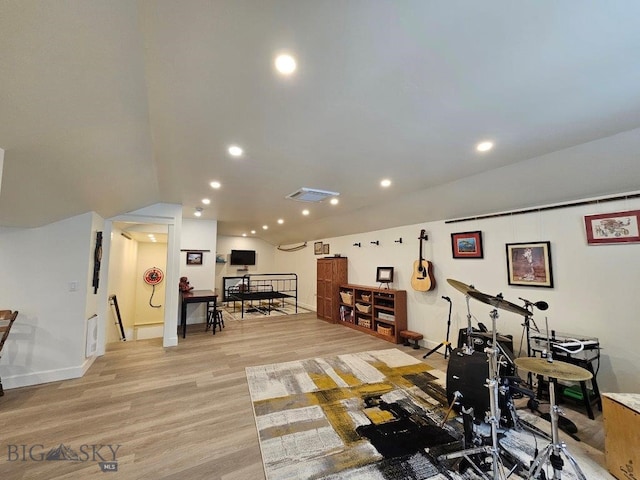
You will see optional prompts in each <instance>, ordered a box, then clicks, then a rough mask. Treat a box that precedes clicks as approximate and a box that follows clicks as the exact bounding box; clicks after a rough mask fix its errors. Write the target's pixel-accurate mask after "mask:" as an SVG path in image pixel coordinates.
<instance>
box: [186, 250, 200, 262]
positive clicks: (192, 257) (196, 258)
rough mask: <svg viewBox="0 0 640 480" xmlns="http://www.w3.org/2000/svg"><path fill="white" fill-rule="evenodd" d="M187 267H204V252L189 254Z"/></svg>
mask: <svg viewBox="0 0 640 480" xmlns="http://www.w3.org/2000/svg"><path fill="white" fill-rule="evenodd" d="M187 265H202V252H187Z"/></svg>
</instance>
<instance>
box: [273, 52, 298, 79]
mask: <svg viewBox="0 0 640 480" xmlns="http://www.w3.org/2000/svg"><path fill="white" fill-rule="evenodd" d="M274 64H275V66H276V70H278V72H280V73H281V74H282V75H291V74H292V73H293V72H295V71H296V68H297V64H296V59H295V58H293V57H292V56H291V55H288V54H286V53H285V54H282V55H278V56H277V57H276V60H275V62H274Z"/></svg>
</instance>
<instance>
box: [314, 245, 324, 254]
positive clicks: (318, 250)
mask: <svg viewBox="0 0 640 480" xmlns="http://www.w3.org/2000/svg"><path fill="white" fill-rule="evenodd" d="M313 254H314V255H322V242H314V244H313Z"/></svg>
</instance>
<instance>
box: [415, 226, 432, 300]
mask: <svg viewBox="0 0 640 480" xmlns="http://www.w3.org/2000/svg"><path fill="white" fill-rule="evenodd" d="M426 239H427V236H426V233H425V231H424V230H421V231H420V236H419V237H418V240H419V241H420V253H419V255H418V260H416V261H415V262H413V274H412V275H411V287H412V288H413V289H414V290H417V291H418V292H428V291H429V290H433V289H434V288H436V279H435V278H434V277H433V272H432V268H431V262H428V261H426V260H425V259H424V258H422V241H423V240H426Z"/></svg>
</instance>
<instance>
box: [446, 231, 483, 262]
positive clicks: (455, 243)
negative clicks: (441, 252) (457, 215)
mask: <svg viewBox="0 0 640 480" xmlns="http://www.w3.org/2000/svg"><path fill="white" fill-rule="evenodd" d="M451 252H452V253H453V258H483V253H482V232H480V231H477V232H460V233H452V234H451Z"/></svg>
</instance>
